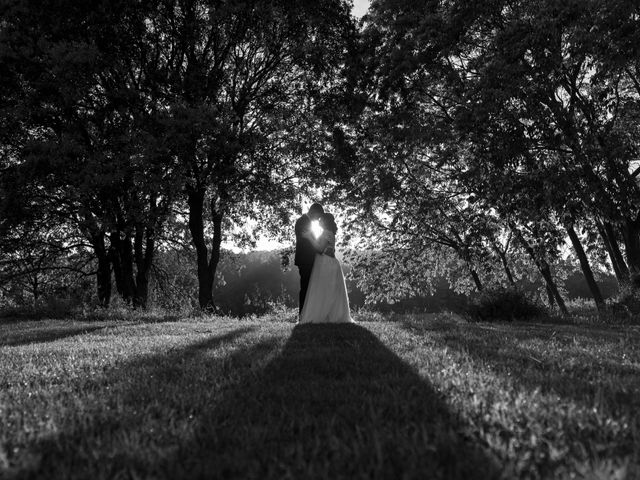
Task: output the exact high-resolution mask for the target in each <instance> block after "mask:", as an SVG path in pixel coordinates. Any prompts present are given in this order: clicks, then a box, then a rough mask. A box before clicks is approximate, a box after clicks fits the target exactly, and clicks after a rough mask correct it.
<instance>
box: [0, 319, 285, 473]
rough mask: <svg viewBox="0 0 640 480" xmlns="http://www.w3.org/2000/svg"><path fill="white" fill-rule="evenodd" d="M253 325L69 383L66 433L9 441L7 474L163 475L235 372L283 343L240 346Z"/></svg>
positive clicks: (61, 430)
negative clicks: (162, 466) (162, 465)
mask: <svg viewBox="0 0 640 480" xmlns="http://www.w3.org/2000/svg"><path fill="white" fill-rule="evenodd" d="M253 330H254V327H241V328H234V329H230V330H228V331H226V332H225V331H222V332H220V333H218V334H216V335H212V336H207V337H205V338H203V339H202V340H199V341H197V342H195V343H190V344H188V345H187V346H181V347H178V348H175V347H173V348H172V347H169V348H165V349H163V351H162V353H158V354H153V355H144V356H141V357H133V358H132V360H131V361H128V362H123V363H122V364H118V365H117V366H115V367H114V368H111V369H109V370H108V371H107V372H105V375H104V376H97V377H96V378H81V379H78V381H77V383H75V384H72V385H70V386H68V387H67V390H69V391H70V394H71V395H70V398H68V399H67V398H66V397H67V396H65V395H62V398H61V399H59V400H56V402H57V403H58V404H59V405H58V409H59V408H60V405H66V403H67V402H71V405H70V406H69V408H66V409H64V410H63V411H64V417H62V418H61V419H59V420H58V424H59V425H61V426H62V427H61V428H59V433H58V434H56V435H51V436H47V437H46V438H41V439H39V440H37V441H36V442H33V443H26V444H20V443H18V444H11V443H9V444H8V445H6V448H7V449H9V448H10V447H17V450H19V451H20V452H21V453H20V454H18V455H15V456H10V457H9V459H8V460H9V468H8V469H7V468H5V469H4V471H3V468H2V467H3V465H2V464H0V478H5V477H4V476H3V474H4V475H5V476H8V478H29V479H30V478H47V479H70V478H94V479H102V478H105V479H106V478H138V477H139V478H146V477H149V476H152V477H153V478H162V477H163V476H164V472H163V471H162V470H157V465H158V464H159V462H161V461H162V459H163V458H165V457H166V455H167V453H166V452H171V451H174V450H175V449H176V448H177V445H178V444H179V443H180V442H181V441H182V440H183V436H184V437H185V438H186V437H188V438H191V437H190V435H189V432H191V424H192V423H193V422H194V419H197V418H199V417H200V416H201V415H202V412H204V411H207V409H208V408H209V407H210V406H211V405H212V404H214V403H215V400H216V398H217V397H218V396H220V395H221V392H223V391H224V389H225V388H228V387H229V385H232V384H233V383H237V382H238V381H239V379H240V378H241V376H240V373H238V375H236V374H235V372H236V371H238V372H246V371H247V370H248V369H249V368H250V366H251V365H252V363H253V362H256V361H259V359H260V358H261V356H263V355H266V354H268V352H270V351H273V350H274V349H275V348H276V342H274V339H272V338H267V339H264V340H263V341H260V342H258V343H257V344H254V345H253V346H252V347H251V348H248V349H244V348H242V347H241V346H240V347H238V344H239V343H241V342H242V340H243V337H244V336H245V335H247V334H249V333H251V332H252V331H253ZM78 405H80V406H81V408H78ZM17 436H18V435H16V437H17ZM11 437H12V434H11V432H9V437H8V438H9V439H11ZM0 447H2V445H0Z"/></svg>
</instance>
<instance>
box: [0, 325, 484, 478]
mask: <svg viewBox="0 0 640 480" xmlns="http://www.w3.org/2000/svg"><path fill="white" fill-rule="evenodd" d="M251 330H252V329H251V328H250V327H248V328H237V329H233V330H230V331H227V332H226V333H225V332H221V333H220V334H218V335H216V336H210V337H207V338H204V339H202V340H200V341H198V342H195V343H191V344H189V345H187V346H181V347H178V348H175V347H174V348H172V349H169V350H167V349H165V350H164V351H163V352H162V353H158V354H154V355H148V356H144V357H142V358H137V359H134V360H132V361H130V362H125V363H124V364H121V365H118V366H117V367H115V368H113V369H112V370H110V371H109V372H107V374H106V376H105V377H102V378H96V379H95V380H90V381H89V383H88V384H84V385H81V386H80V385H79V386H77V387H76V388H74V391H77V393H74V398H77V395H80V396H84V395H86V394H89V395H88V397H87V398H86V399H85V398H84V397H83V398H80V399H79V400H80V401H81V403H82V407H83V408H82V409H81V410H77V409H75V408H73V409H71V408H70V409H68V410H67V411H68V417H67V418H66V419H65V421H64V422H62V423H61V425H63V428H62V429H61V431H60V433H59V434H57V435H55V436H51V437H48V438H47V439H43V440H40V441H39V442H38V443H37V444H35V445H26V446H27V450H31V451H32V452H34V451H35V452H38V453H37V454H38V455H41V457H39V460H38V462H37V464H35V465H33V466H32V467H30V468H28V469H22V468H21V469H20V470H19V475H18V476H19V477H24V478H43V477H46V478H60V479H62V478H65V479H66V478H95V479H99V478H134V477H137V478H146V477H153V478H171V479H177V478H214V479H217V478H220V479H233V478H238V479H240V478H243V479H244V478H249V479H251V478H254V479H280V478H301V479H302V478H304V479H313V478H326V479H340V478H345V479H346V478H348V479H358V478H360V479H376V478H380V479H387V478H389V479H394V478H420V479H422V478H446V479H475V478H478V479H491V478H495V477H497V474H496V471H497V468H496V466H495V462H494V461H493V460H492V459H491V458H490V457H489V456H488V454H487V453H485V451H484V449H482V448H481V447H480V446H479V445H478V444H477V443H476V441H475V440H473V438H472V437H471V436H467V435H466V434H465V425H464V424H463V423H462V422H461V421H460V420H459V419H458V418H457V417H456V416H455V415H454V414H453V413H452V412H451V411H450V410H449V409H448V407H447V405H446V402H445V401H444V399H443V398H442V397H441V396H440V395H439V394H438V393H437V392H436V391H434V389H433V388H432V387H431V386H430V384H429V383H428V382H427V381H425V380H424V379H423V378H422V377H420V376H419V375H418V374H417V373H416V372H415V371H414V370H413V369H411V368H410V367H409V366H408V365H406V364H405V363H404V362H403V361H402V360H401V359H400V358H398V357H397V356H396V355H395V354H394V353H392V352H391V351H390V350H389V349H387V348H386V347H385V346H384V345H383V344H382V343H381V342H380V341H379V340H378V339H377V338H376V337H375V336H374V335H373V334H372V333H371V332H369V331H368V330H367V329H365V328H362V327H360V326H357V325H348V324H347V325H308V326H297V327H295V328H294V329H293V332H292V334H291V336H290V338H289V339H288V340H286V343H285V339H284V338H283V337H282V335H281V334H280V333H275V334H270V335H264V336H260V337H258V336H257V335H256V334H255V332H252V331H251ZM267 331H268V330H267ZM74 402H76V403H74V405H77V401H76V400H74ZM9 446H10V445H9ZM10 462H11V464H12V465H19V464H20V463H21V460H20V458H11V459H10ZM1 474H2V471H1V469H0V476H1Z"/></svg>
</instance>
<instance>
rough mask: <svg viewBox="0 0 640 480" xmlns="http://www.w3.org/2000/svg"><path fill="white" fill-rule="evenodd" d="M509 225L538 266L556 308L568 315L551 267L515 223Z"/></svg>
mask: <svg viewBox="0 0 640 480" xmlns="http://www.w3.org/2000/svg"><path fill="white" fill-rule="evenodd" d="M510 227H511V230H512V231H513V233H514V234H515V235H516V238H518V240H519V241H520V244H521V245H522V247H523V248H524V249H525V250H526V252H527V254H529V256H530V257H531V259H532V260H533V263H534V264H535V265H536V266H537V267H538V270H539V271H540V274H541V275H542V278H543V279H544V281H545V283H546V288H547V291H549V292H551V293H552V296H553V298H554V299H555V301H556V303H557V304H558V308H559V309H560V311H561V312H562V313H563V314H565V315H568V314H569V311H568V310H567V306H566V305H565V303H564V300H563V299H562V296H561V295H560V291H559V290H558V287H557V286H556V283H555V281H554V280H553V275H551V267H549V264H548V263H547V261H546V260H545V259H544V258H538V256H537V255H536V252H535V251H534V249H533V247H532V246H531V245H529V242H527V240H526V239H525V238H524V236H523V235H522V233H521V232H520V230H518V229H517V228H516V226H515V225H510Z"/></svg>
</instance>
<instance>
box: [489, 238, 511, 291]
mask: <svg viewBox="0 0 640 480" xmlns="http://www.w3.org/2000/svg"><path fill="white" fill-rule="evenodd" d="M493 250H494V251H495V252H496V253H497V254H498V257H500V261H501V262H502V267H503V268H504V273H505V274H506V276H507V280H508V281H509V285H511V286H512V287H513V286H515V284H516V282H515V281H514V279H513V275H512V274H511V269H510V268H509V262H508V261H507V255H506V254H505V252H503V251H502V250H500V248H499V247H498V246H497V245H495V244H493Z"/></svg>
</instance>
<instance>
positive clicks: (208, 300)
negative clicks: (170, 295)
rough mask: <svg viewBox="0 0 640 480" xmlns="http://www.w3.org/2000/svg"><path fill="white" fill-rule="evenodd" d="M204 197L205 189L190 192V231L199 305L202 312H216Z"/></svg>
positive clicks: (188, 200)
mask: <svg viewBox="0 0 640 480" xmlns="http://www.w3.org/2000/svg"><path fill="white" fill-rule="evenodd" d="M204 197H205V192H204V190H203V189H195V188H194V189H189V190H188V197H187V203H188V204H189V231H190V232H191V241H192V242H193V246H194V247H195V249H196V261H197V264H198V303H199V304H200V308H201V309H202V310H205V311H212V310H214V303H213V280H214V276H213V273H212V272H211V270H210V268H209V265H210V264H209V252H208V249H207V243H206V241H205V237H204ZM218 248H219V245H218ZM219 255H220V252H219V251H218V258H219ZM212 260H213V255H212ZM216 266H217V262H216Z"/></svg>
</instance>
